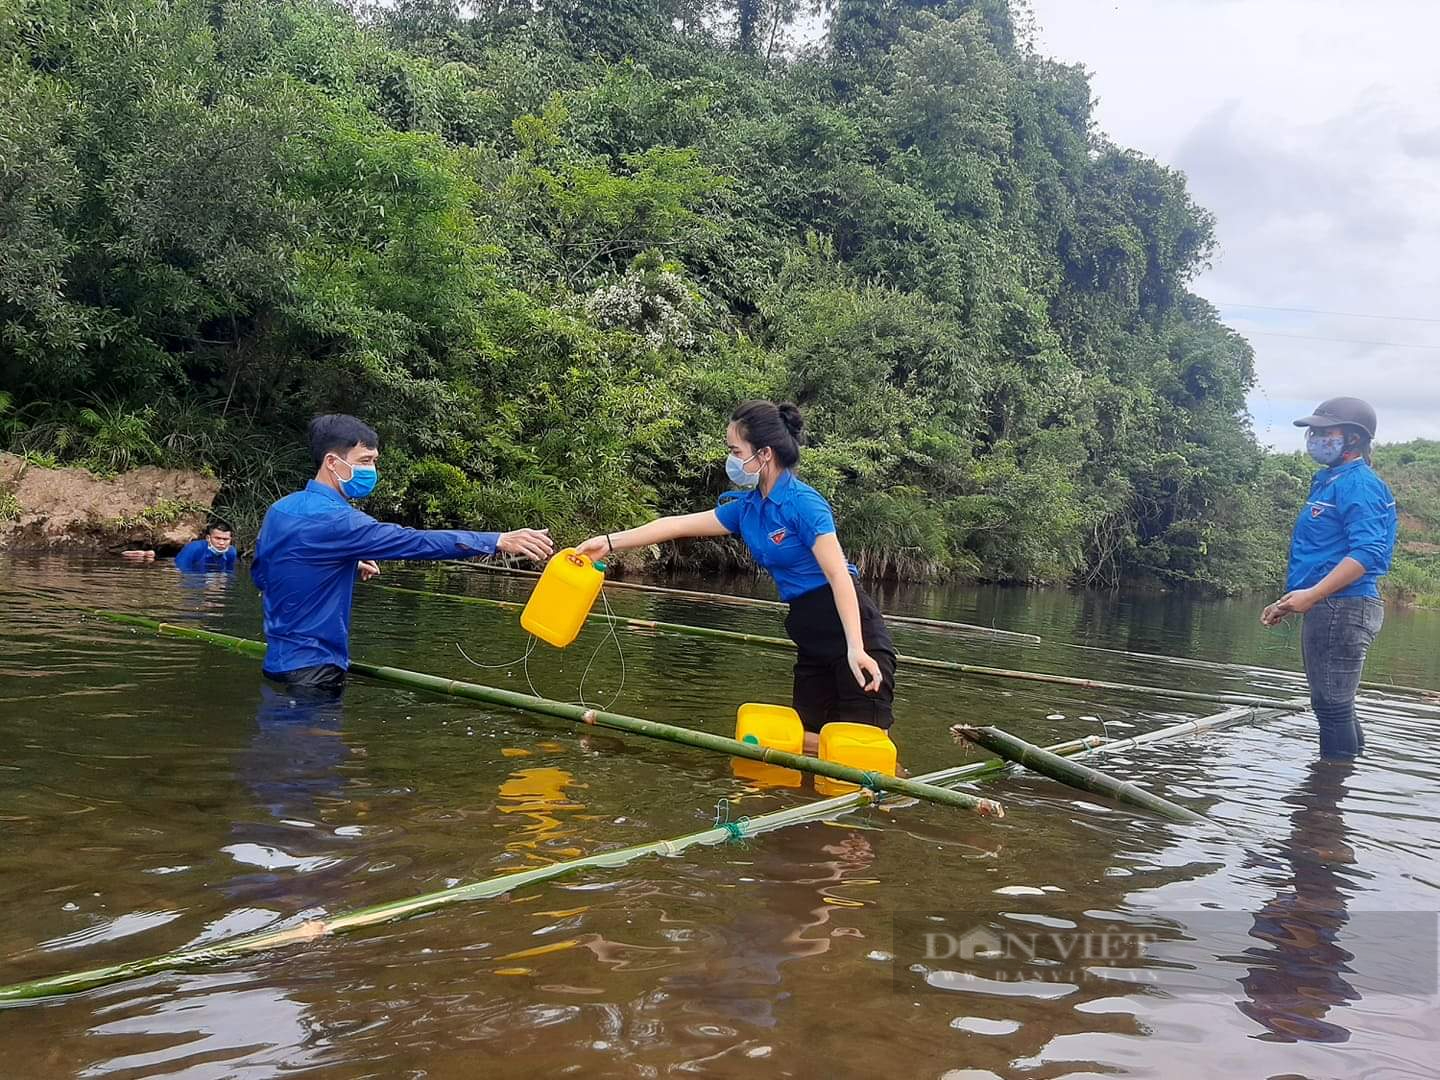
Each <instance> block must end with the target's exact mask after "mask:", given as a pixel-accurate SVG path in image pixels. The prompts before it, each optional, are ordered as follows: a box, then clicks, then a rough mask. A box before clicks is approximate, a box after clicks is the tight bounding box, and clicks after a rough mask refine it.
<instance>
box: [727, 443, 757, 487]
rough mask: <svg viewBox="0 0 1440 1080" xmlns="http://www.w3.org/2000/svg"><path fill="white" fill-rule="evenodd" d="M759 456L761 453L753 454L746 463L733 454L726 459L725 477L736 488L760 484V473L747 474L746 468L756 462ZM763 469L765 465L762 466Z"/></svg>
mask: <svg viewBox="0 0 1440 1080" xmlns="http://www.w3.org/2000/svg"><path fill="white" fill-rule="evenodd" d="M759 456H760V451H759V450H756V451H755V453H753V454H751V455H750V456H749V457H748V458H746V459H745V460H744V461H741V460H740V458H739V457H738V456H737V455H735V454H731V455H730V456H729V457H728V458H726V459H725V475H726V476H728V477H729V478H730V482H731V483H732V484H734V485H735V486H736V487H742V488H753V487H755V486H756V485H757V484H759V483H760V473H759V472H758V471H756V472H753V473H752V472H746V471H745V466H746V465H749V464H750V462H752V461H754V460H755V459H756V458H757V457H759ZM761 468H762V469H763V468H764V465H763V463H762V465H761Z"/></svg>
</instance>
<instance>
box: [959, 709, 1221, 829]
mask: <svg viewBox="0 0 1440 1080" xmlns="http://www.w3.org/2000/svg"><path fill="white" fill-rule="evenodd" d="M950 731H951V733H953V734H954V735H956V736H958V737H960V738H964V739H969V740H970V741H971V742H973V743H975V744H976V745H977V746H982V747H984V748H985V749H986V750H989V751H990V752H991V753H994V754H999V755H1000V756H1001V757H1003V758H1005V759H1006V760H1008V761H1013V762H1015V763H1016V764H1019V765H1023V766H1024V767H1025V768H1027V769H1030V770H1031V771H1032V772H1037V773H1040V774H1041V775H1042V776H1048V777H1050V779H1052V780H1058V781H1059V782H1060V783H1062V784H1066V785H1068V786H1070V787H1073V788H1078V789H1079V790H1081V791H1087V792H1089V793H1090V794H1092V795H1105V796H1108V797H1109V798H1112V799H1115V800H1116V801H1117V802H1122V803H1128V804H1129V805H1131V806H1138V807H1140V808H1141V809H1143V810H1149V811H1150V812H1151V813H1154V814H1159V815H1160V816H1161V817H1165V818H1169V819H1170V820H1171V821H1179V822H1183V823H1185V824H1194V823H1196V822H1208V821H1209V820H1210V819H1209V818H1207V817H1205V816H1204V815H1202V814H1197V813H1195V812H1194V811H1193V810H1188V809H1186V808H1185V807H1183V806H1181V805H1179V804H1178V803H1173V802H1171V801H1170V800H1169V799H1162V798H1161V797H1160V796H1159V795H1155V794H1153V793H1152V792H1149V791H1146V790H1145V789H1144V788H1142V787H1139V786H1137V785H1136V784H1132V783H1129V782H1128V781H1125V780H1117V779H1116V778H1115V777H1113V776H1110V775H1108V774H1106V773H1103V772H1101V771H1100V770H1099V769H1092V768H1091V767H1090V766H1088V765H1082V764H1080V763H1079V762H1078V761H1073V760H1069V759H1067V758H1063V757H1061V756H1060V755H1059V754H1052V753H1051V752H1050V751H1048V750H1046V749H1044V748H1043V747H1039V746H1036V745H1035V744H1034V743H1029V742H1026V741H1025V740H1024V739H1021V738H1018V737H1016V736H1014V735H1011V734H1010V733H1009V732H1008V731H1002V730H1001V729H1000V728H997V727H974V726H972V725H970V724H956V725H955V726H954V727H952V728H951V729H950Z"/></svg>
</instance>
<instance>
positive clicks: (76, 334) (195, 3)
mask: <svg viewBox="0 0 1440 1080" xmlns="http://www.w3.org/2000/svg"><path fill="white" fill-rule="evenodd" d="M827 6H828V8H829V10H830V21H829V23H828V31H827V33H826V35H825V36H824V38H823V40H821V41H819V42H818V43H816V44H815V45H813V46H810V47H807V48H805V49H799V50H796V49H794V48H790V49H787V48H786V47H785V45H786V42H787V39H788V37H789V35H791V34H792V33H793V26H792V20H793V19H795V18H796V17H797V16H798V15H799V14H801V12H800V8H801V5H799V4H798V3H794V2H789V3H787V2H784V0H757V2H754V3H751V2H747V0H737V2H733V3H720V2H710V0H654V2H649V3H647V2H643V0H612V2H607V3H588V2H583V0H555V2H553V3H546V4H543V5H534V4H531V3H528V2H526V3H521V2H515V0H482V2H478V3H467V4H464V5H463V12H462V10H461V8H460V7H458V6H456V5H455V4H454V3H452V2H451V0H400V2H399V3H395V4H390V5H384V6H381V7H378V8H376V9H374V10H371V11H363V10H361V11H356V10H352V9H348V8H346V7H344V6H342V5H340V4H338V3H333V2H330V0H15V2H12V3H11V4H9V5H8V6H7V8H6V12H5V13H4V14H0V387H3V390H4V396H3V397H0V440H3V442H5V443H9V444H10V445H12V446H14V447H17V448H19V449H21V450H23V451H26V452H29V453H31V454H36V455H49V456H50V457H52V458H54V459H55V460H61V461H67V460H69V461H81V462H84V463H86V464H89V465H91V466H92V467H101V468H107V469H119V468H124V467H127V466H129V465H133V464H138V463H142V462H145V461H170V462H184V463H192V464H193V463H200V464H203V465H205V466H206V467H209V468H212V469H214V470H216V471H217V472H218V473H219V475H220V476H221V478H222V480H223V481H224V484H225V489H224V492H223V496H222V498H223V500H224V501H225V503H226V506H227V508H228V511H229V512H230V513H231V514H232V515H233V516H235V517H236V518H238V519H239V521H240V524H241V526H242V528H243V527H244V526H245V525H246V524H247V523H253V521H254V518H255V514H256V512H257V511H258V509H260V508H262V507H263V505H264V503H265V502H266V500H268V499H269V498H270V497H272V496H273V495H275V494H277V493H279V492H280V491H283V490H285V489H286V488H287V487H288V486H290V485H291V484H293V483H294V482H296V480H297V479H298V478H299V477H301V476H302V475H303V473H304V471H305V465H306V462H305V460H304V457H303V454H302V453H301V450H300V447H299V441H300V439H299V436H300V433H301V431H302V430H303V426H304V423H305V421H306V420H307V418H308V417H309V416H310V415H311V414H312V413H314V412H316V411H329V410H344V411H350V412H355V413H357V414H359V415H361V416H364V417H367V418H369V419H370V420H371V421H372V422H373V423H375V425H376V426H377V427H378V428H379V429H380V431H381V433H382V436H383V438H384V440H385V456H384V458H383V461H382V465H383V469H382V487H381V489H380V491H379V492H378V493H377V496H376V497H375V503H376V504H378V509H379V512H380V513H382V514H386V515H390V516H393V517H396V518H399V519H402V520H406V521H409V522H412V523H416V524H425V525H436V524H450V523H454V522H480V523H485V524H488V525H493V526H515V525H520V524H535V523H544V524H548V525H550V526H551V527H552V528H553V529H554V531H555V533H556V535H557V536H558V537H559V538H561V539H562V540H572V539H574V538H577V537H579V536H581V535H585V534H588V533H589V532H591V531H594V530H596V529H600V528H612V527H617V526H621V525H624V524H627V523H631V522H634V521H635V520H637V519H639V518H641V517H643V516H645V515H648V514H651V513H653V512H656V511H669V510H678V509H693V508H697V507H701V506H704V505H708V504H710V503H711V502H713V500H714V498H715V497H716V495H717V494H718V492H719V491H720V490H721V488H722V486H723V484H724V479H723V472H722V470H721V469H720V468H719V462H720V460H721V457H722V454H723V449H722V431H723V422H724V417H725V415H726V413H727V411H728V409H729V408H730V407H731V406H732V405H733V403H734V402H735V401H737V400H738V399H740V398H743V397H747V396H768V397H788V398H793V399H794V400H796V401H797V402H799V403H800V404H801V405H802V406H803V407H804V408H805V410H806V412H807V416H808V424H809V427H810V430H811V432H812V445H811V449H810V451H809V452H808V455H807V458H806V461H805V462H804V466H803V467H804V471H805V475H806V476H807V478H808V479H810V480H811V481H812V482H813V483H815V484H816V485H817V486H819V487H820V488H821V489H822V490H824V491H825V492H826V493H827V494H829V495H831V496H832V498H833V500H834V502H835V504H836V506H837V510H838V512H839V514H840V517H841V522H842V539H843V540H844V541H845V543H846V545H847V548H848V549H849V550H850V552H851V554H852V555H853V556H855V557H856V558H857V559H858V561H860V562H861V565H862V567H863V568H864V569H865V570H866V571H867V572H869V573H894V574H904V575H924V574H936V573H942V572H949V573H963V574H969V575H974V576H982V577H991V578H999V579H1008V580H1022V581H1042V580H1050V581H1054V580H1079V581H1085V582H1092V583H1110V582H1115V581H1118V580H1120V579H1122V578H1129V577H1135V576H1144V577H1150V578H1154V579H1158V580H1160V581H1162V582H1166V583H1170V584H1182V583H1195V584H1198V585H1201V586H1205V587H1210V588H1214V589H1219V590H1234V589H1238V588H1242V587H1246V586H1250V585H1258V584H1261V583H1269V582H1272V581H1273V580H1274V579H1275V578H1277V577H1278V575H1279V570H1280V566H1281V564H1282V561H1283V554H1284V542H1285V536H1286V534H1287V533H1288V529H1289V523H1290V520H1291V514H1292V511H1293V508H1294V507H1295V506H1296V505H1297V503H1298V500H1299V499H1300V497H1301V494H1302V492H1303V490H1304V483H1305V479H1304V478H1305V473H1306V470H1304V469H1303V468H1299V467H1298V466H1296V465H1295V463H1294V462H1293V461H1291V459H1289V458H1274V457H1267V456H1266V455H1265V454H1264V453H1262V451H1261V450H1260V449H1259V447H1258V446H1257V445H1256V443H1255V440H1254V438H1253V437H1252V434H1251V432H1250V429H1249V425H1248V421H1247V418H1246V415H1245V411H1244V395H1245V392H1246V390H1247V388H1248V387H1249V386H1250V385H1251V382H1252V379H1253V375H1252V368H1251V353H1250V349H1249V347H1248V346H1247V345H1246V343H1245V342H1244V341H1243V340H1242V339H1241V338H1239V337H1238V336H1237V335H1236V334H1234V333H1233V332H1232V331H1230V330H1229V329H1227V328H1226V327H1225V326H1223V325H1222V324H1221V323H1220V321H1219V320H1218V318H1217V316H1216V313H1215V311H1214V310H1213V309H1212V308H1211V307H1210V306H1209V305H1208V304H1207V303H1205V302H1204V301H1203V300H1201V299H1199V298H1197V297H1196V296H1194V295H1193V294H1191V293H1189V292H1188V291H1187V289H1186V283H1187V281H1188V280H1189V279H1190V278H1191V276H1192V275H1193V274H1194V273H1195V272H1196V270H1197V269H1198V268H1200V267H1201V266H1202V265H1203V264H1204V261H1205V259H1206V258H1207V256H1208V254H1209V253H1210V251H1211V248H1212V245H1213V234H1212V223H1211V220H1210V217H1209V215H1208V214H1207V213H1206V212H1205V211H1204V210H1202V209H1200V208H1199V207H1197V206H1195V205H1194V203H1193V202H1192V201H1191V199H1190V197H1189V195H1188V194H1187V192H1186V189H1185V184H1184V180H1183V178H1182V177H1181V176H1180V175H1179V174H1177V173H1176V172H1174V171H1172V170H1170V169H1167V168H1165V167H1164V166H1162V165H1159V164H1157V163H1156V162H1154V161H1152V160H1150V159H1148V158H1146V157H1144V156H1142V155H1140V154H1138V153H1135V152H1133V151H1129V150H1125V149H1122V148H1120V147H1117V146H1115V145H1113V144H1111V143H1110V142H1108V141H1107V140H1106V139H1105V137H1104V136H1103V134H1101V133H1100V132H1098V131H1096V130H1095V128H1094V125H1093V122H1092V119H1091V96H1090V88H1089V85H1088V83H1087V80H1086V77H1085V75H1084V73H1083V71H1081V70H1080V69H1079V68H1077V67H1070V66H1065V65H1062V64H1057V63H1054V62H1052V61H1050V60H1047V59H1045V58H1044V57H1042V56H1039V55H1037V54H1036V53H1035V51H1034V50H1033V49H1032V47H1031V46H1030V45H1029V44H1028V41H1027V37H1026V34H1025V33H1024V31H1023V27H1019V26H1017V23H1016V20H1015V17H1014V15H1013V14H1012V12H1011V10H1010V7H1009V5H1008V4H1007V3H1006V2H1005V0H952V2H950V3H926V2H920V0H910V2H905V0H837V2H836V3H834V4H831V5H827ZM537 7H538V10H537ZM292 447H293V449H290V448H292ZM733 555H734V552H733V550H731V549H730V548H728V547H726V546H725V545H713V546H709V547H705V546H695V547H691V548H689V549H687V550H686V551H685V552H684V553H683V556H682V557H686V558H690V559H696V560H699V559H728V558H732V557H733Z"/></svg>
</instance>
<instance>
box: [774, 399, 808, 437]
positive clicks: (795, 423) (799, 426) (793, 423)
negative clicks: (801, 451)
mask: <svg viewBox="0 0 1440 1080" xmlns="http://www.w3.org/2000/svg"><path fill="white" fill-rule="evenodd" d="M777 408H778V409H779V410H780V422H781V423H782V424H784V425H785V430H786V431H788V432H790V435H791V437H793V438H794V439H795V441H796V442H799V441H800V432H801V431H803V430H804V428H805V418H804V417H803V416H801V415H800V408H799V406H797V405H796V404H795V403H794V402H791V401H784V402H781V403H780V404H779V405H778V406H777Z"/></svg>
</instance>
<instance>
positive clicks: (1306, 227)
mask: <svg viewBox="0 0 1440 1080" xmlns="http://www.w3.org/2000/svg"><path fill="white" fill-rule="evenodd" d="M1031 6H1032V9H1033V11H1034V14H1035V17H1036V20H1037V21H1038V23H1039V30H1040V40H1039V45H1040V48H1041V51H1043V52H1045V53H1047V54H1049V55H1051V56H1054V57H1056V58H1057V59H1062V60H1066V61H1071V62H1080V63H1083V64H1084V65H1085V67H1086V68H1087V69H1088V70H1089V71H1090V72H1091V85H1092V86H1093V88H1094V93H1095V96H1096V97H1097V98H1098V99H1099V108H1098V113H1097V119H1098V121H1099V124H1100V127H1101V128H1102V129H1103V130H1105V131H1106V132H1107V133H1108V134H1109V135H1110V136H1111V138H1112V139H1114V140H1115V141H1116V142H1118V143H1121V144H1122V145H1126V146H1133V147H1135V148H1136V149H1139V150H1143V151H1144V152H1146V153H1148V154H1150V155H1152V156H1154V157H1156V158H1158V159H1159V160H1161V161H1163V162H1165V163H1166V164H1169V165H1172V166H1175V167H1177V168H1179V169H1181V170H1183V171H1184V172H1185V174H1186V176H1187V177H1188V178H1189V183H1190V190H1191V192H1192V193H1193V195H1194V196H1195V198H1196V199H1197V201H1199V202H1200V203H1201V204H1202V205H1204V206H1206V207H1208V208H1209V209H1211V210H1212V211H1214V213H1215V215H1216V217H1217V219H1218V232H1219V240H1220V251H1219V254H1218V257H1217V258H1216V259H1215V262H1214V266H1213V268H1212V269H1211V270H1209V271H1208V272H1206V273H1205V274H1204V275H1202V276H1201V277H1200V278H1199V280H1198V281H1197V282H1196V283H1195V288H1196V291H1197V292H1199V293H1200V294H1201V295H1202V296H1205V297H1206V298H1208V299H1209V300H1211V301H1212V302H1213V303H1215V304H1217V305H1218V306H1219V307H1220V309H1221V313H1222V315H1223V316H1224V317H1225V320H1226V321H1227V322H1228V323H1229V324H1230V325H1231V326H1233V327H1235V328H1236V329H1237V330H1240V331H1241V332H1242V333H1244V334H1245V335H1246V336H1247V337H1248V338H1249V340H1250V343H1251V344H1252V345H1253V346H1254V348H1255V355H1256V367H1257V371H1258V376H1259V383H1258V386H1257V387H1256V389H1255V392H1254V393H1253V394H1252V395H1251V399H1250V407H1251V412H1252V413H1253V414H1254V417H1255V428H1256V433H1257V434H1258V435H1259V436H1260V438H1261V440H1262V441H1265V442H1267V443H1270V444H1271V445H1278V446H1282V447H1284V448H1286V449H1289V448H1291V447H1293V446H1294V445H1295V444H1296V442H1297V439H1296V436H1297V435H1298V432H1296V431H1295V429H1294V428H1292V427H1290V425H1289V421H1290V420H1292V419H1293V418H1294V417H1296V416H1303V415H1304V414H1305V413H1308V412H1309V411H1310V410H1311V409H1312V408H1313V407H1314V406H1315V405H1316V404H1317V403H1318V402H1319V401H1320V400H1321V399H1322V398H1326V397H1331V396H1338V395H1342V394H1350V395H1354V396H1357V397H1364V398H1366V399H1368V400H1369V401H1370V402H1371V403H1372V404H1373V405H1374V406H1375V407H1376V409H1377V410H1378V411H1379V413H1380V438H1381V440H1382V441H1386V442H1388V441H1392V440H1402V439H1409V438H1414V437H1416V436H1425V437H1428V438H1440V109H1437V108H1436V102H1437V101H1440V94H1437V90H1440V64H1437V63H1436V60H1435V46H1436V41H1437V39H1440V3H1436V2H1435V0H1413V2H1412V0H1371V2H1370V3H1369V4H1355V3H1353V0H1031ZM1245 305H1251V306H1245ZM1294 308H1302V309H1306V310H1304V311H1295V310H1280V309H1294ZM1377 316H1387V317H1386V318H1379V317H1377ZM1315 339H1325V340H1315ZM1334 339H1344V340H1334ZM1381 342H1383V343H1393V344H1376V343H1381ZM1398 344H1407V345H1420V346H1428V347H1424V348H1413V347H1411V348H1400V347H1396V345H1398Z"/></svg>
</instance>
